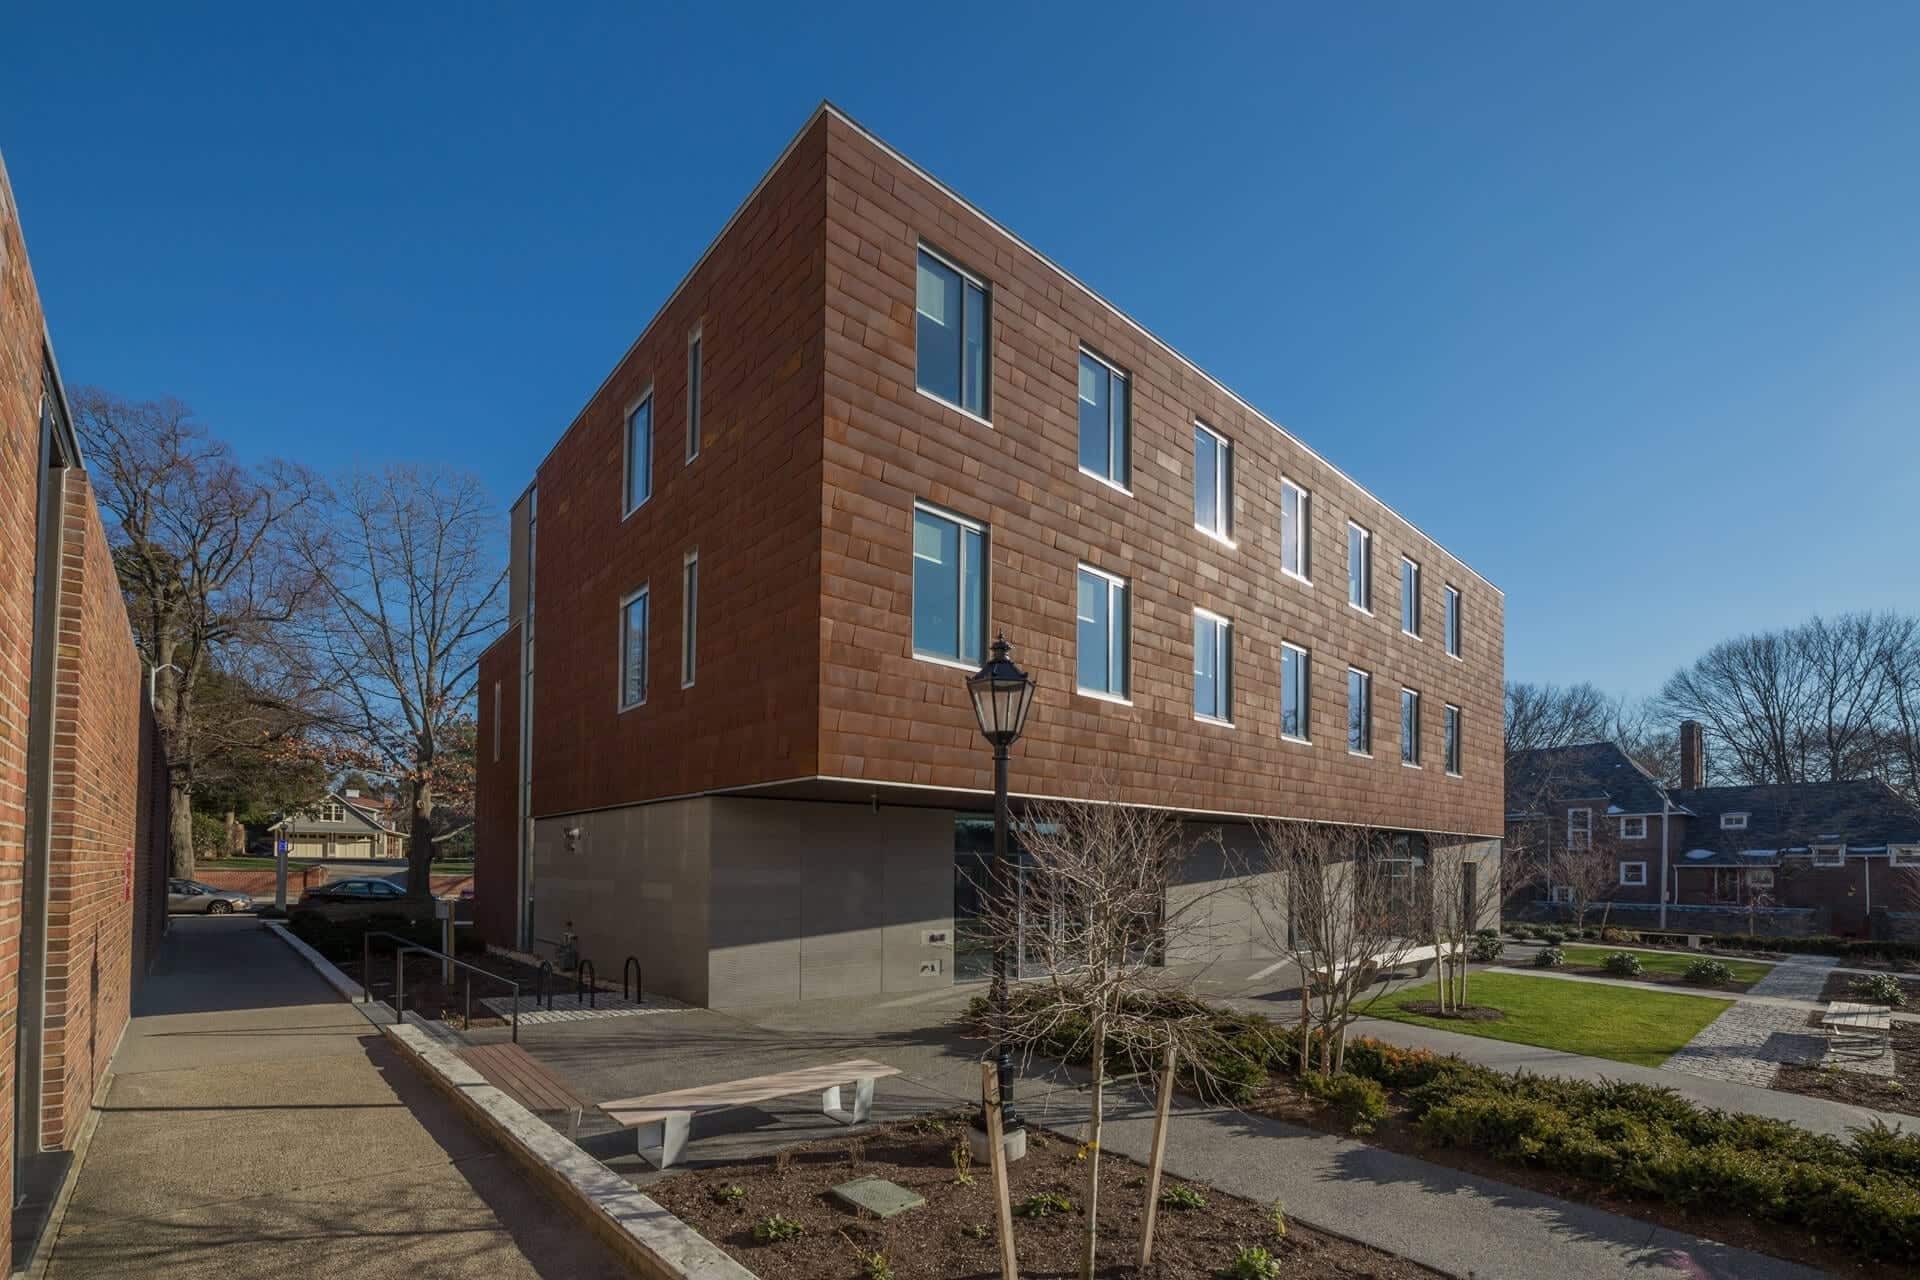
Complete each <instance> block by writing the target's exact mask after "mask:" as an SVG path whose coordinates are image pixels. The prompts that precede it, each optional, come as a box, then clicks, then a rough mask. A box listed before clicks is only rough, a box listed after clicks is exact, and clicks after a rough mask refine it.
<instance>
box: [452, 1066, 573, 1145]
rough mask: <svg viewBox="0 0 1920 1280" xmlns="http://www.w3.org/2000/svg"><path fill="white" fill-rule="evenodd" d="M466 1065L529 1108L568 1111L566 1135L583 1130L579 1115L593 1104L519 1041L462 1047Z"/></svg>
mask: <svg viewBox="0 0 1920 1280" xmlns="http://www.w3.org/2000/svg"><path fill="white" fill-rule="evenodd" d="M460 1056H461V1057H462V1058H464V1059H465V1060H466V1062H467V1065H469V1066H471V1067H472V1068H473V1069H474V1070H475V1071H478V1072H479V1073H480V1074H481V1075H483V1076H485V1077H486V1078H487V1083H488V1084H490V1085H492V1086H493V1087H494V1088H496V1089H498V1090H500V1092H502V1093H504V1094H506V1095H507V1096H508V1097H510V1098H512V1099H513V1100H514V1101H515V1102H517V1103H519V1104H520V1105H521V1106H523V1107H525V1108H526V1109H527V1110H529V1111H534V1112H539V1111H563V1112H566V1113H567V1117H568V1119H567V1137H569V1138H575V1137H578V1136H579V1133H580V1116H581V1113H582V1112H584V1111H586V1110H587V1109H588V1108H589V1107H591V1106H592V1105H593V1104H592V1103H591V1102H588V1101H587V1100H586V1099H585V1098H582V1097H581V1096H580V1095H579V1094H577V1093H575V1092H574V1091H573V1090H572V1089H569V1088H568V1087H567V1083H566V1081H564V1080H562V1079H561V1078H560V1077H559V1076H556V1075H555V1074H553V1072H551V1071H549V1070H547V1069H546V1068H545V1067H543V1066H541V1065H540V1062H539V1060H538V1059H536V1058H535V1057H534V1056H533V1055H532V1054H530V1053H528V1052H527V1051H526V1050H525V1049H522V1048H521V1047H520V1046H519V1045H517V1044H481V1045H473V1046H471V1047H470V1048H466V1049H462V1050H460Z"/></svg>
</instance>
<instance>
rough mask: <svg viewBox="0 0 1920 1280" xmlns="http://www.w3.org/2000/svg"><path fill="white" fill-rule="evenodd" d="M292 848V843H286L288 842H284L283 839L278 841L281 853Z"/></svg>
mask: <svg viewBox="0 0 1920 1280" xmlns="http://www.w3.org/2000/svg"><path fill="white" fill-rule="evenodd" d="M292 848H293V846H292V845H290V844H288V843H287V842H286V841H285V840H282V841H281V842H280V852H281V853H286V852H288V851H290V850H291V849H292Z"/></svg>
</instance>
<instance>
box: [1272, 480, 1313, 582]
mask: <svg viewBox="0 0 1920 1280" xmlns="http://www.w3.org/2000/svg"><path fill="white" fill-rule="evenodd" d="M1288 490H1292V491H1293V495H1294V504H1293V509H1294V512H1295V518H1296V519H1297V520H1298V522H1299V528H1297V529H1295V530H1294V545H1295V546H1296V547H1298V548H1299V551H1300V555H1299V560H1300V563H1299V565H1298V566H1297V567H1289V566H1288V564H1287V491H1288ZM1280 572H1281V573H1284V574H1286V575H1287V576H1288V577H1289V578H1292V579H1294V580H1295V581H1298V582H1304V583H1306V584H1307V585H1308V586H1312V585H1313V490H1311V489H1309V488H1307V487H1306V486H1305V485H1302V484H1298V483H1296V482H1295V481H1292V480H1289V479H1287V478H1286V477H1285V476H1281V477H1280Z"/></svg>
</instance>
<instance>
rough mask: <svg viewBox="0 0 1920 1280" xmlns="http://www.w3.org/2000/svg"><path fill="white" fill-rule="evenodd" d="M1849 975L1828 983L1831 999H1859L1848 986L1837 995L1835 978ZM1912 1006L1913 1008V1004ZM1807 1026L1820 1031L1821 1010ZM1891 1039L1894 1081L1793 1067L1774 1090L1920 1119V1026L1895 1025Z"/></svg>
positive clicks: (1909, 985) (1835, 1070)
mask: <svg viewBox="0 0 1920 1280" xmlns="http://www.w3.org/2000/svg"><path fill="white" fill-rule="evenodd" d="M1846 976H1847V975H1846V974H1843V973H1836V974H1834V975H1833V977H1832V978H1829V979H1828V980H1827V993H1826V998H1827V999H1829V1000H1833V999H1839V1000H1846V999H1850V998H1855V997H1853V996H1852V993H1851V992H1847V991H1845V990H1844V987H1843V989H1842V992H1841V994H1840V995H1838V996H1835V995H1834V994H1833V987H1834V981H1835V979H1843V978H1845V977H1846ZM1900 985H1901V986H1903V987H1906V988H1908V989H1912V988H1913V987H1914V986H1915V985H1916V984H1913V983H1906V982H1903V983H1901V984H1900ZM1908 1007H1909V1008H1911V1007H1912V1005H1911V1001H1910V1002H1909V1004H1908ZM1807 1025H1808V1026H1810V1027H1813V1028H1815V1029H1816V1030H1817V1029H1819V1027H1820V1014H1819V1012H1818V1011H1816V1012H1813V1013H1809V1014H1808V1015H1807ZM1890 1040H1891V1043H1892V1046H1893V1047H1892V1048H1891V1049H1890V1050H1889V1052H1890V1053H1892V1054H1893V1078H1892V1079H1891V1080H1890V1079H1888V1078H1887V1077H1886V1076H1870V1075H1867V1074H1866V1073H1864V1072H1860V1071H1845V1070H1842V1069H1840V1068H1838V1067H1818V1066H1798V1065H1794V1064H1789V1065H1787V1066H1783V1067H1781V1068H1780V1072H1779V1074H1778V1075H1776V1076H1775V1077H1774V1079H1773V1087H1774V1088H1776V1089H1784V1090H1786V1091H1787V1092H1788V1093H1804V1094H1807V1095H1808V1096H1809V1097H1814V1098H1831V1099H1833V1100H1834V1101H1835V1102H1850V1103H1852V1104H1853V1105H1854V1106H1856V1107H1871V1108H1872V1109H1874V1110H1875V1111H1898V1112H1899V1113H1900V1114H1901V1115H1908V1116H1920V1026H1915V1025H1914V1024H1913V1023H1911V1022H1895V1023H1894V1024H1893V1031H1892V1035H1891V1037H1890Z"/></svg>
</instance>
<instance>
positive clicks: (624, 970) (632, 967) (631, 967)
mask: <svg viewBox="0 0 1920 1280" xmlns="http://www.w3.org/2000/svg"><path fill="white" fill-rule="evenodd" d="M629 973H631V974H632V975H633V994H632V995H628V994H627V975H628V974H629ZM620 998H621V999H622V1000H631V1001H633V1002H634V1003H635V1004H645V1003H646V1002H647V998H646V995H645V994H644V993H643V992H642V991H641V989H640V957H639V956H628V957H627V962H626V963H625V964H624V965H621V966H620Z"/></svg>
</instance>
